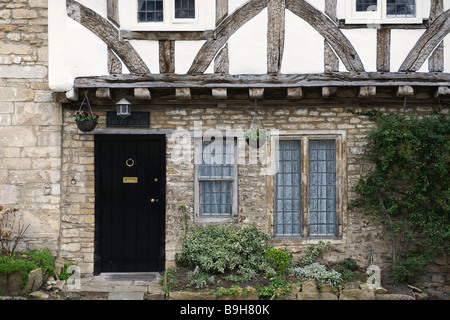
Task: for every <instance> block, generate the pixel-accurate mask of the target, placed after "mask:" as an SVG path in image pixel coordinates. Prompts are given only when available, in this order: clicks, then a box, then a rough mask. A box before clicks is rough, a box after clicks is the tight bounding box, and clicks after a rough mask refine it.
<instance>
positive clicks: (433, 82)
mask: <svg viewBox="0 0 450 320" xmlns="http://www.w3.org/2000/svg"><path fill="white" fill-rule="evenodd" d="M449 84H450V74H449V73H442V72H424V73H419V72H358V73H353V72H352V73H351V72H336V73H324V74H292V75H270V74H264V75H224V74H202V75H178V74H120V75H119V74H112V75H108V76H99V77H79V78H76V79H75V83H74V88H77V89H93V88H111V89H113V88H116V89H117V88H122V89H125V88H150V89H151V88H260V89H264V88H286V89H287V88H305V87H349V86H350V87H367V86H375V87H378V86H380V87H392V86H394V87H398V86H432V87H448V86H449Z"/></svg>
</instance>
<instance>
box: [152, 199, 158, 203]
mask: <svg viewBox="0 0 450 320" xmlns="http://www.w3.org/2000/svg"><path fill="white" fill-rule="evenodd" d="M150 202H151V203H155V202H159V200H158V199H150Z"/></svg>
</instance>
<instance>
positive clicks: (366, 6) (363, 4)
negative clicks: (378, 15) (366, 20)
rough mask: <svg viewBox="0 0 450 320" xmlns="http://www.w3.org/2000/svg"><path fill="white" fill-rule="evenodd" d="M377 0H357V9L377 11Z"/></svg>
mask: <svg viewBox="0 0 450 320" xmlns="http://www.w3.org/2000/svg"><path fill="white" fill-rule="evenodd" d="M377 10H378V5H377V0H356V11H377Z"/></svg>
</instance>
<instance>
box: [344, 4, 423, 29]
mask: <svg viewBox="0 0 450 320" xmlns="http://www.w3.org/2000/svg"><path fill="white" fill-rule="evenodd" d="M346 8H347V14H346V19H345V22H346V23H360V24H364V23H365V24H368V25H371V24H382V23H393V24H394V23H422V20H423V19H422V0H347V7H346Z"/></svg>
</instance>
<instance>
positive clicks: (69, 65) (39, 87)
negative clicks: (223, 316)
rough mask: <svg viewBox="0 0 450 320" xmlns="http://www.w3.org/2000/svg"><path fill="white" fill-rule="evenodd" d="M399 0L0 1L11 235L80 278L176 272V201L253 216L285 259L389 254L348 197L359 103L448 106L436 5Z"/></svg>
mask: <svg viewBox="0 0 450 320" xmlns="http://www.w3.org/2000/svg"><path fill="white" fill-rule="evenodd" d="M369 2H370V3H369ZM403 2H404V3H403V5H405V3H406V2H407V3H408V6H407V11H404V10H406V9H405V7H404V6H403V7H402V1H387V0H379V1H356V0H353V1H351V0H349V1H346V0H320V1H315V0H310V1H302V0H285V1H284V0H251V1H246V0H216V1H202V0H195V1H194V0H192V1H175V2H174V1H169V0H161V1H138V0H136V1H131V0H98V1H85V0H83V1H81V0H80V1H75V0H65V1H61V0H48V1H47V0H19V1H12V0H11V1H8V0H3V1H1V2H0V155H1V157H0V159H1V160H0V161H1V162H0V204H1V205H4V206H11V207H16V208H17V209H19V210H20V211H19V212H20V213H21V214H22V215H23V219H24V221H25V223H28V224H29V225H30V227H29V229H28V230H27V233H26V236H25V239H24V246H26V247H28V248H35V247H45V248H48V249H49V250H51V252H52V253H53V254H54V255H55V256H59V257H61V258H63V259H65V260H67V261H72V262H76V263H77V264H78V266H80V268H81V272H82V273H85V274H93V273H95V274H98V273H101V272H134V271H163V270H165V269H166V268H168V267H173V266H174V257H175V254H176V253H177V252H179V251H180V250H181V237H182V236H183V234H184V229H185V227H186V224H185V223H186V222H185V218H184V210H183V209H182V208H185V211H186V213H187V215H188V221H187V224H188V227H189V228H193V227H195V226H199V225H207V224H210V223H231V222H232V223H234V224H236V225H238V226H240V227H244V226H248V225H256V226H257V227H258V228H259V229H261V230H262V231H264V232H267V233H269V234H271V235H272V236H273V243H274V244H275V245H277V246H282V247H287V248H288V249H289V250H290V251H291V252H293V253H294V254H296V253H300V252H301V250H302V249H303V248H304V247H305V245H307V244H310V243H317V242H318V241H330V243H331V244H332V248H331V250H330V251H329V252H328V253H327V255H326V256H325V257H324V258H325V259H327V260H328V261H339V260H341V259H344V258H347V257H350V256H351V257H353V258H354V259H355V260H356V261H357V262H358V263H359V264H360V265H361V266H364V265H365V264H366V261H365V254H366V252H367V250H369V249H375V251H376V252H377V256H378V257H380V260H379V261H378V263H379V265H380V266H382V267H383V266H386V265H387V264H388V259H386V257H389V256H390V254H391V253H390V247H389V241H388V240H387V239H386V238H385V237H384V230H383V227H382V226H379V225H375V224H374V223H373V221H372V219H371V217H370V216H368V215H365V214H364V213H363V212H360V211H358V210H351V211H350V210H348V209H347V203H348V202H349V201H351V200H352V199H354V197H355V193H354V192H353V191H352V187H353V186H355V184H356V183H357V181H358V179H359V178H360V177H361V176H362V175H364V173H365V172H367V171H368V170H370V169H371V165H370V164H368V163H365V162H363V161H361V158H362V155H363V152H364V145H365V140H364V138H365V133H366V132H367V130H369V129H371V128H372V127H373V126H374V123H372V122H371V121H369V120H368V118H367V117H365V116H362V115H358V112H361V111H367V110H370V109H375V110H378V111H380V112H385V113H405V112H413V113H415V114H417V115H420V116H427V115H429V114H431V113H433V112H436V111H438V112H443V113H447V112H448V103H449V102H450V98H449V95H450V89H449V87H450V76H449V71H450V48H449V43H450V35H449V31H450V28H449V15H450V13H449V10H450V1H448V0H423V1H421V0H416V1H406V2H405V1H403ZM388 4H390V5H393V4H394V5H395V6H394V7H395V10H394V9H392V8H393V7H392V6H391V7H389V6H388ZM369 6H372V7H370V10H369ZM388 8H390V9H388ZM402 8H403V9H402ZM392 10H394V11H392ZM402 10H403V11H402ZM369 13H370V15H369ZM86 97H87V98H86ZM122 98H125V99H126V100H127V101H129V102H130V103H131V112H132V113H131V115H130V116H128V117H126V118H121V117H118V116H117V114H116V110H117V105H116V104H117V102H118V101H119V100H121V99H122ZM87 100H88V101H89V103H90V106H91V108H92V110H93V112H95V113H96V114H98V115H99V116H100V124H99V125H97V127H96V128H95V129H94V130H93V131H91V132H87V133H85V132H82V131H80V130H79V129H78V128H77V125H76V123H75V121H74V116H73V115H74V114H75V112H76V111H78V110H80V106H81V105H82V102H83V101H85V102H86V101H87ZM83 107H84V108H85V110H88V109H86V107H87V104H83ZM252 124H258V125H259V126H260V127H261V128H263V129H265V130H266V131H267V132H268V134H269V138H268V143H267V144H265V145H264V146H262V147H260V148H252V147H250V146H248V145H247V144H246V142H245V139H244V132H245V131H246V130H247V129H249V128H250V127H251V125H252ZM446 268H447V269H446ZM447 271H448V266H447V267H446V266H445V265H444V263H443V261H440V260H439V261H436V265H435V266H433V267H432V268H431V269H430V272H431V273H430V275H431V278H430V280H432V281H433V282H434V283H435V284H436V285H440V286H445V285H448V284H449V282H450V278H449V276H448V275H447V273H446V272H447Z"/></svg>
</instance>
